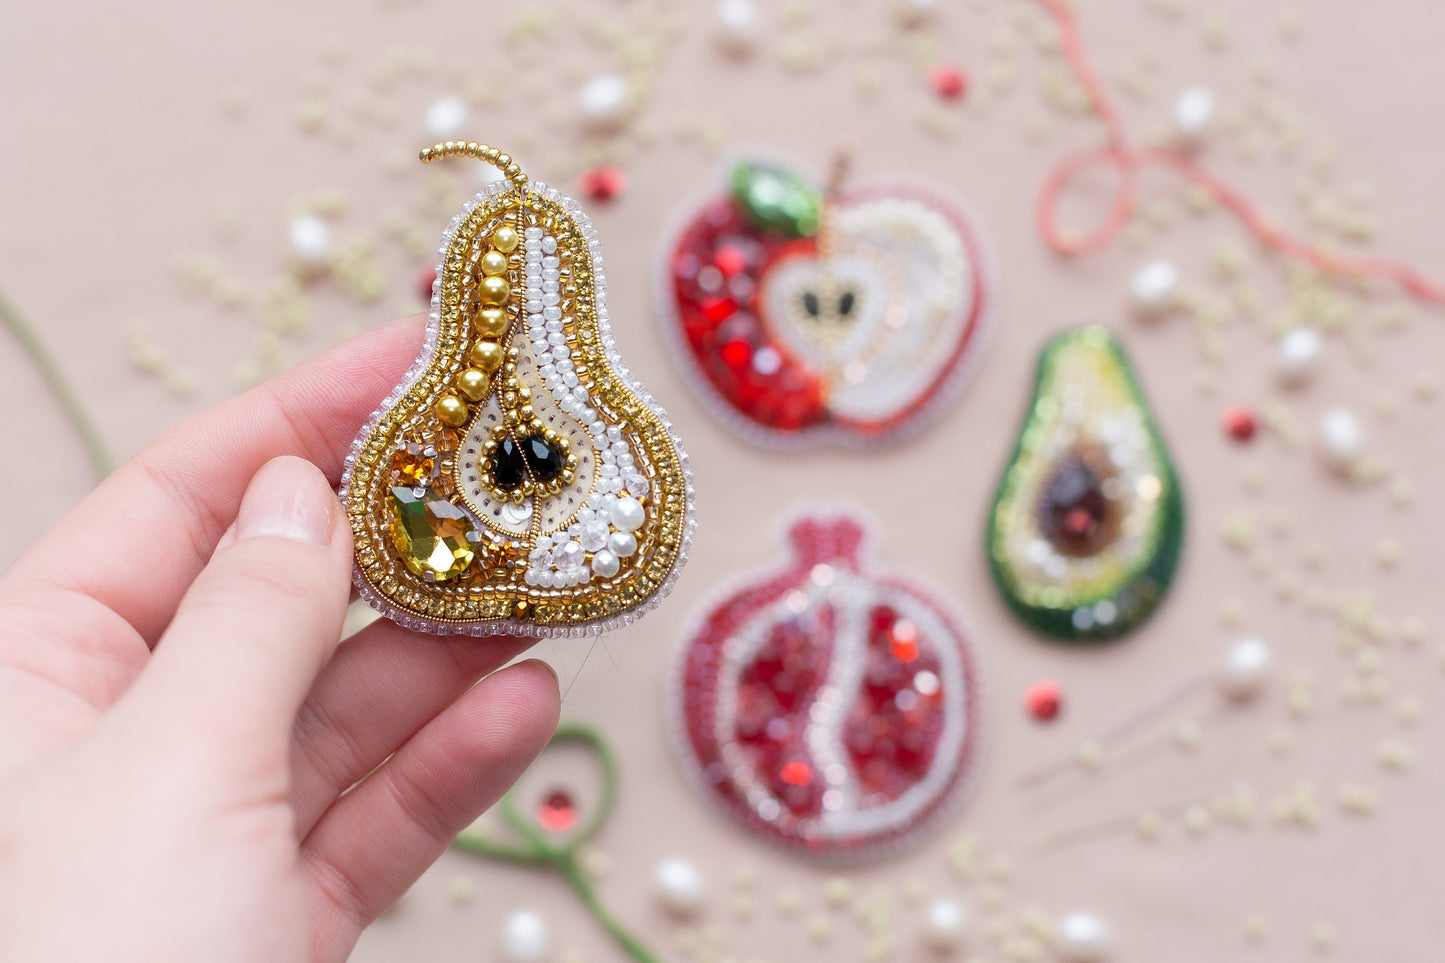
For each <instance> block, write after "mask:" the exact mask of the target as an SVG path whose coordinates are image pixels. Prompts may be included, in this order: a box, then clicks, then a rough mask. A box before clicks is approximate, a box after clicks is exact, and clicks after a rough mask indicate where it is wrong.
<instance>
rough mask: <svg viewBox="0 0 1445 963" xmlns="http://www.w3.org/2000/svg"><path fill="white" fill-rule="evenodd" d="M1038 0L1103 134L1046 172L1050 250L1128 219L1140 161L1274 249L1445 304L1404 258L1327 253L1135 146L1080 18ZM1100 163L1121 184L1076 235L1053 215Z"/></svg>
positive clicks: (1193, 170) (1199, 173)
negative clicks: (1171, 176) (1095, 145)
mask: <svg viewBox="0 0 1445 963" xmlns="http://www.w3.org/2000/svg"><path fill="white" fill-rule="evenodd" d="M1038 2H1039V3H1041V4H1042V5H1043V6H1044V8H1045V9H1046V10H1048V12H1049V14H1050V15H1051V16H1053V18H1054V21H1055V22H1056V23H1057V24H1058V27H1059V34H1060V40H1061V42H1062V45H1063V51H1064V57H1065V59H1067V60H1068V62H1069V68H1070V69H1071V70H1072V71H1073V72H1074V76H1075V77H1076V78H1077V79H1078V81H1079V84H1080V86H1082V87H1083V88H1084V93H1086V94H1087V95H1088V97H1089V100H1090V102H1091V103H1092V104H1093V107H1094V112H1095V113H1096V114H1097V115H1098V117H1099V119H1100V120H1101V121H1103V123H1104V132H1105V135H1106V140H1107V144H1106V146H1105V147H1103V148H1100V149H1095V150H1087V151H1081V152H1079V153H1077V154H1071V155H1069V156H1067V157H1065V158H1064V159H1063V160H1061V161H1060V162H1059V163H1058V164H1057V165H1056V166H1055V167H1054V169H1053V170H1052V171H1050V172H1049V176H1048V178H1047V179H1046V180H1045V181H1044V186H1043V188H1042V189H1041V190H1040V192H1039V206H1038V214H1037V219H1038V229H1039V234H1040V235H1041V236H1042V237H1043V239H1044V243H1045V244H1047V245H1048V246H1049V247H1050V248H1052V249H1053V250H1054V251H1055V252H1057V253H1059V254H1064V255H1069V256H1073V255H1078V254H1089V253H1092V252H1094V251H1098V250H1100V249H1101V248H1103V247H1105V246H1106V245H1108V244H1109V242H1110V241H1112V240H1113V239H1114V238H1115V237H1117V236H1118V234H1119V232H1120V231H1121V230H1123V228H1124V226H1125V225H1126V224H1127V223H1128V222H1129V218H1130V216H1131V213H1132V211H1133V207H1134V196H1135V183H1136V179H1137V178H1136V175H1137V174H1138V171H1139V170H1140V168H1143V167H1149V166H1155V167H1164V168H1168V169H1169V170H1172V171H1174V172H1175V173H1176V174H1178V175H1179V176H1180V177H1183V178H1184V179H1185V180H1187V181H1190V182H1191V183H1194V184H1197V185H1199V186H1200V187H1203V188H1204V189H1205V190H1208V191H1209V192H1210V193H1211V194H1213V195H1214V197H1215V199H1216V200H1218V201H1219V202H1220V203H1221V204H1223V205H1224V206H1225V207H1226V208H1228V209H1229V210H1230V211H1231V212H1232V213H1233V214H1234V216H1235V217H1237V218H1238V219H1239V220H1240V222H1241V223H1242V224H1243V225H1244V226H1245V227H1246V228H1247V229H1248V230H1249V231H1250V233H1252V234H1253V235H1254V236H1255V238H1256V239H1257V240H1258V241H1259V243H1260V244H1263V245H1264V246H1265V247H1267V248H1270V249H1271V250H1274V251H1277V252H1279V253H1280V254H1283V255H1285V256H1287V257H1292V258H1295V259H1297V260H1300V261H1304V262H1305V263H1307V264H1310V265H1312V266H1313V267H1316V268H1318V269H1319V270H1321V271H1323V272H1325V273H1327V274H1332V275H1336V276H1344V277H1376V278H1382V279H1384V280H1387V281H1392V282H1394V283H1396V284H1398V285H1400V287H1402V288H1404V289H1405V290H1406V291H1407V292H1409V293H1410V294H1411V295H1413V296H1414V297H1416V298H1419V299H1420V300H1423V301H1431V302H1434V303H1437V304H1445V287H1442V286H1441V285H1439V284H1437V283H1436V282H1434V281H1432V280H1430V279H1429V278H1427V277H1425V276H1424V275H1423V274H1421V273H1420V272H1418V271H1416V270H1415V269H1414V268H1412V267H1410V266H1409V265H1406V264H1401V263H1399V262H1396V261H1389V260H1384V259H1380V258H1371V257H1345V256H1341V255H1337V254H1332V253H1330V252H1328V251H1325V250H1323V249H1322V248H1319V247H1316V246H1315V245H1313V244H1310V243H1309V242H1308V241H1304V240H1301V239H1299V238H1297V237H1293V236H1291V235H1289V234H1286V233H1285V232H1283V231H1281V230H1279V229H1278V228H1276V227H1274V226H1273V225H1272V224H1270V223H1269V221H1268V220H1266V219H1265V217H1264V215H1263V214H1261V213H1260V211H1259V209H1258V208H1256V207H1255V206H1254V205H1253V204H1251V203H1250V201H1249V200H1248V199H1247V198H1245V197H1244V195H1243V194H1241V193H1240V192H1238V191H1236V190H1235V189H1233V188H1232V187H1230V186H1229V185H1228V184H1226V183H1224V182H1223V181H1221V180H1220V179H1219V178H1217V177H1215V176H1214V175H1213V174H1210V173H1209V172H1208V171H1206V170H1205V169H1203V168H1202V167H1200V166H1199V165H1197V164H1195V163H1194V162H1193V161H1192V160H1190V159H1189V158H1188V157H1186V156H1184V155H1183V154H1181V153H1179V152H1178V151H1173V150H1160V149H1148V150H1136V149H1134V148H1132V147H1130V146H1129V141H1128V138H1127V136H1126V135H1125V132H1124V123H1123V120H1122V119H1121V118H1120V117H1119V112H1118V110H1117V108H1115V106H1114V104H1113V102H1112V101H1110V99H1109V96H1108V94H1106V93H1105V91H1104V86H1103V84H1102V83H1100V82H1099V77H1098V75H1097V74H1095V73H1094V69H1093V67H1092V66H1091V65H1090V63H1089V59H1088V57H1087V56H1086V55H1085V53H1084V47H1083V42H1082V41H1081V39H1080V36H1079V27H1078V22H1077V21H1076V20H1075V19H1074V15H1073V13H1072V11H1070V9H1069V7H1068V3H1067V0H1038ZM1100 164H1108V165H1112V166H1113V167H1114V168H1115V169H1116V170H1117V171H1118V173H1119V186H1118V188H1117V189H1116V190H1115V192H1114V197H1113V200H1112V201H1111V203H1110V207H1109V213H1108V214H1107V215H1106V216H1105V218H1104V220H1103V222H1102V223H1100V224H1099V226H1098V227H1096V228H1095V229H1094V230H1092V231H1090V232H1088V233H1086V234H1084V235H1082V236H1080V237H1066V236H1065V235H1064V232H1063V231H1062V230H1061V229H1060V227H1059V224H1058V221H1057V217H1056V215H1057V212H1058V202H1059V195H1060V194H1062V193H1063V191H1064V188H1065V187H1066V186H1068V184H1069V182H1070V181H1072V180H1073V178H1074V176H1075V175H1077V174H1078V173H1079V172H1080V171H1082V170H1085V169H1087V168H1090V167H1094V166H1096V165H1100Z"/></svg>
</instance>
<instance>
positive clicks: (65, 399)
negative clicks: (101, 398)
mask: <svg viewBox="0 0 1445 963" xmlns="http://www.w3.org/2000/svg"><path fill="white" fill-rule="evenodd" d="M0 324H3V325H5V327H6V329H7V330H9V332H10V333H11V334H12V335H14V336H15V340H16V341H18V342H19V343H20V347H21V349H22V350H23V351H24V352H25V353H26V354H28V355H29V356H30V360H31V361H32V362H33V363H34V364H35V368H36V370H38V371H39V372H40V376H41V377H42V378H44V379H45V384H46V385H47V386H48V387H49V388H50V393H51V394H52V395H54V396H55V400H56V401H58V402H60V407H61V408H62V409H64V411H65V416H66V417H67V418H69V419H70V424H71V427H73V428H74V429H75V433H76V434H77V435H79V436H80V440H81V441H82V442H84V443H85V450H86V453H87V454H88V455H89V456H90V464H91V467H92V468H94V469H95V473H96V475H97V476H99V477H100V478H104V477H105V476H106V475H109V474H110V473H111V470H112V469H113V468H114V467H115V464H114V462H113V461H112V460H111V457H110V452H109V451H108V450H107V449H106V447H105V442H103V441H102V440H101V438H100V432H98V431H96V428H95V424H94V423H93V422H92V421H91V420H90V416H89V415H87V414H86V413H85V408H84V406H82V405H81V403H80V399H79V398H78V397H76V395H75V392H73V391H71V390H70V385H69V384H68V383H67V382H66V380H65V374H64V372H62V371H61V370H60V366H59V365H58V364H56V363H55V359H54V358H53V357H51V355H50V352H49V351H48V350H46V348H45V345H44V344H42V343H41V341H40V337H39V335H37V334H36V333H35V329H34V328H32V327H31V326H30V325H29V324H27V323H26V321H25V319H24V318H22V317H20V315H19V314H18V313H17V312H16V310H15V309H14V308H13V307H12V306H11V305H10V302H9V301H7V300H6V299H5V296H4V295H0Z"/></svg>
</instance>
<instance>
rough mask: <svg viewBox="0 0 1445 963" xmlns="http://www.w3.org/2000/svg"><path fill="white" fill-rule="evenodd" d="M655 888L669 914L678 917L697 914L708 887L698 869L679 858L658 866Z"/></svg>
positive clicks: (654, 882) (666, 860) (654, 879)
mask: <svg viewBox="0 0 1445 963" xmlns="http://www.w3.org/2000/svg"><path fill="white" fill-rule="evenodd" d="M653 887H654V890H655V892H656V893H657V898H658V901H659V902H661V903H662V905H663V907H664V908H665V909H666V910H667V911H668V912H669V913H671V914H673V915H674V916H678V917H686V916H691V915H693V914H694V913H696V912H697V911H698V910H699V909H700V908H701V907H702V904H703V899H704V898H705V897H706V895H707V886H706V884H705V883H704V882H703V878H702V874H701V873H699V872H698V871H697V867H695V866H693V864H692V863H690V862H688V861H687V860H685V859H680V858H677V857H673V858H671V859H665V860H663V861H662V862H661V863H658V864H657V872H656V874H655V875H654V876H653Z"/></svg>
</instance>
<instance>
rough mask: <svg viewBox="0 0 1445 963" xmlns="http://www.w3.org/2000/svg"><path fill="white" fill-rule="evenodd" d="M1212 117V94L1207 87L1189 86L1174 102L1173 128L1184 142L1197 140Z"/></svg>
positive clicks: (1207, 127) (1203, 133)
mask: <svg viewBox="0 0 1445 963" xmlns="http://www.w3.org/2000/svg"><path fill="white" fill-rule="evenodd" d="M1213 119H1214V94H1212V93H1211V92H1210V91H1209V88H1207V87H1190V88H1188V89H1187V90H1185V91H1184V92H1183V93H1182V94H1180V95H1179V99H1178V100H1176V101H1175V102H1174V129H1175V131H1176V132H1178V134H1179V137H1180V139H1181V140H1183V141H1184V142H1186V143H1195V142H1197V141H1199V140H1200V139H1201V138H1202V137H1203V136H1204V135H1205V134H1206V133H1207V132H1208V130H1209V125H1210V122H1211V121H1212V120H1213Z"/></svg>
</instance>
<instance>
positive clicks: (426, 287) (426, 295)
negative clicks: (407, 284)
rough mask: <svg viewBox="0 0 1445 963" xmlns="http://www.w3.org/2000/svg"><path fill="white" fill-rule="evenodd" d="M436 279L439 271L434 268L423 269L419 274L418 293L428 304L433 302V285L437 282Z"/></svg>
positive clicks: (417, 279) (417, 281)
mask: <svg viewBox="0 0 1445 963" xmlns="http://www.w3.org/2000/svg"><path fill="white" fill-rule="evenodd" d="M436 279H437V269H436V268H434V267H425V268H422V269H421V271H419V272H418V273H417V276H416V293H417V294H419V295H420V296H421V299H422V300H423V301H425V302H427V303H430V302H431V295H432V285H433V284H434V283H435V282H436Z"/></svg>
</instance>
